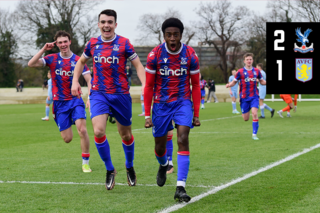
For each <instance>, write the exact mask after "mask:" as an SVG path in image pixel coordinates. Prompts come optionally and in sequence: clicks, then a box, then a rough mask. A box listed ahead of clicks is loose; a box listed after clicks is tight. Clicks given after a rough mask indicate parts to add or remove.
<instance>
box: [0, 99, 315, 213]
mask: <svg viewBox="0 0 320 213" xmlns="http://www.w3.org/2000/svg"><path fill="white" fill-rule="evenodd" d="M267 104H268V105H270V106H271V107H273V108H275V109H276V110H279V109H281V108H284V107H285V103H284V102H274V103H272V102H267ZM319 105H320V104H319V103H318V102H299V103H298V111H297V113H292V118H286V117H285V118H283V119H282V118H280V117H279V116H278V115H277V114H275V116H274V118H272V119H271V118H270V114H269V112H268V111H266V119H264V120H262V119H260V121H259V124H260V128H259V132H258V136H259V138H260V140H259V141H254V140H252V139H251V133H252V122H251V120H250V121H249V122H244V121H243V119H242V118H241V116H234V115H232V114H231V111H232V108H231V103H218V104H214V103H209V104H206V105H205V106H206V108H205V109H204V110H201V112H200V120H202V124H201V127H199V128H194V129H193V130H191V133H190V136H189V141H190V154H191V155H190V159H191V164H190V171H189V176H188V181H187V187H186V190H187V192H188V194H189V195H190V196H192V197H195V196H197V195H200V194H202V193H205V192H207V191H209V190H211V189H212V188H213V187H214V186H219V185H222V184H226V183H228V182H230V181H231V180H233V179H237V178H239V177H242V176H243V175H245V174H248V173H251V172H252V171H255V170H258V169H259V168H261V167H265V166H267V165H269V164H271V163H273V162H276V161H279V160H281V159H283V158H285V157H287V156H289V155H292V154H295V153H297V152H300V151H302V150H303V149H305V148H309V147H311V146H314V145H316V144H318V143H319V138H320V131H319V119H320V115H319V113H317V112H318V110H319ZM238 110H239V105H238ZM44 111H45V105H44V104H30V105H0V129H1V133H0V150H1V155H0V156H1V157H0V162H1V164H0V181H4V182H2V183H1V182H0V212H32V213H33V212H59V213H60V212H68V213H69V212H157V211H160V210H161V209H165V208H168V207H171V206H172V205H175V204H176V202H175V201H174V200H173V195H174V192H175V184H176V178H177V162H176V156H177V154H176V150H177V145H176V134H174V137H173V140H174V150H175V151H174V153H173V156H174V157H173V163H174V165H175V172H174V173H173V174H170V175H168V179H167V183H166V185H165V186H164V187H158V186H155V184H156V174H157V170H158V163H157V160H156V159H155V156H154V139H153V137H152V133H151V130H150V129H142V128H143V126H144V118H143V117H139V116H138V114H140V111H141V106H140V104H133V119H132V121H133V124H132V129H133V130H134V131H133V135H134V137H135V141H136V143H135V145H136V147H135V160H134V164H135V170H136V173H137V179H138V184H139V185H138V186H136V187H129V186H127V183H126V172H125V166H124V153H123V149H122V145H121V139H120V136H119V134H118V132H117V129H116V126H115V125H112V124H110V123H108V124H107V130H106V133H107V138H108V140H109V142H110V147H111V156H112V161H113V164H114V166H115V168H116V169H117V171H118V175H117V176H116V183H118V184H123V185H116V186H115V188H114V189H113V190H112V191H107V190H106V189H105V187H104V185H103V183H104V181H105V172H106V171H105V167H104V164H103V162H102V161H101V159H100V157H99V154H98V152H97V150H96V147H95V145H94V141H93V130H92V124H91V121H90V119H88V120H87V127H88V132H89V136H90V139H91V147H90V153H91V157H90V166H91V168H92V170H93V172H92V173H90V174H84V173H83V172H82V170H81V161H82V159H81V150H80V139H79V136H78V135H77V133H76V131H75V128H74V129H73V130H74V139H73V141H72V142H71V143H69V144H65V143H64V142H63V141H62V139H61V137H60V133H59V131H58V128H57V126H56V124H55V122H54V121H53V119H52V117H51V115H50V121H49V122H43V121H41V120H40V118H41V117H43V116H44ZM284 114H285V113H284ZM225 117H231V118H226V119H218V118H225ZM135 129H141V130H135ZM319 155H320V150H319V149H315V150H313V151H311V152H308V153H306V154H304V155H301V156H299V157H297V158H295V159H293V160H291V161H288V162H286V163H283V164H281V165H279V166H277V167H274V168H272V169H270V170H267V171H265V172H262V173H260V174H258V175H256V176H254V177H251V178H248V179H246V180H244V181H242V182H240V183H237V184H235V185H232V186H230V187H228V188H226V189H223V190H221V191H218V192H217V193H215V194H212V195H209V196H207V197H205V198H203V199H201V200H200V201H198V202H195V203H192V204H190V205H187V206H185V207H183V208H182V209H180V210H178V212H319V209H320V204H319V198H320V184H319V183H320V175H319V171H320V158H319ZM9 181H27V182H28V183H21V182H13V183H10V182H9ZM31 182H42V183H31ZM44 182H56V183H58V182H73V183H87V184H53V183H49V184H45V183H44ZM89 183H96V184H89ZM150 184H151V185H150ZM203 186H208V187H203Z"/></svg>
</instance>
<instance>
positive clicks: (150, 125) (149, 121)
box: [144, 118, 153, 128]
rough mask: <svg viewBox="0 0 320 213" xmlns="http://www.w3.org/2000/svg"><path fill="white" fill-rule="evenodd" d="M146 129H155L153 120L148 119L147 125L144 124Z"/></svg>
mask: <svg viewBox="0 0 320 213" xmlns="http://www.w3.org/2000/svg"><path fill="white" fill-rule="evenodd" d="M144 127H145V128H150V127H153V123H152V120H151V118H147V119H146V122H145V124H144Z"/></svg>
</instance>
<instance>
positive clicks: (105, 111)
mask: <svg viewBox="0 0 320 213" xmlns="http://www.w3.org/2000/svg"><path fill="white" fill-rule="evenodd" d="M117 25H118V24H117V13H116V11H114V10H109V9H108V10H103V11H102V12H101V13H100V14H99V16H98V27H99V29H100V33H101V35H100V36H99V37H97V38H91V39H90V41H89V42H88V43H87V45H86V47H85V50H84V52H83V54H82V56H81V58H80V60H79V61H78V63H77V65H76V68H75V71H74V78H73V83H72V94H73V95H74V96H80V95H81V87H80V85H79V76H80V73H81V70H82V69H83V66H85V64H86V63H87V61H88V60H89V58H93V81H92V88H91V93H90V115H91V120H92V125H93V131H94V138H95V144H96V147H97V149H98V152H99V154H100V157H101V159H102V160H103V161H104V163H105V166H106V170H107V174H106V184H105V186H106V189H107V190H112V189H113V188H114V185H115V175H116V173H117V172H116V170H115V168H114V166H113V164H112V161H111V155H110V147H109V142H108V139H107V137H106V125H107V124H106V121H107V119H108V116H109V114H110V113H111V114H112V115H113V116H114V117H115V119H116V122H117V127H118V132H119V134H120V137H121V139H122V147H123V150H124V153H125V157H126V162H125V167H126V172H127V181H128V185H129V186H135V185H136V182H137V179H136V173H135V170H134V168H133V159H134V137H133V135H132V132H131V119H132V100H131V96H130V93H129V82H128V78H127V73H126V69H125V68H126V63H127V59H129V60H130V61H131V63H132V65H133V66H134V67H135V68H136V70H137V74H138V77H139V79H140V81H141V83H142V90H143V89H144V85H145V71H144V68H143V66H142V64H141V62H140V59H139V57H138V55H137V54H136V53H135V51H134V48H133V46H132V45H131V43H130V41H129V39H127V38H124V37H122V36H119V35H117V34H115V29H116V27H117Z"/></svg>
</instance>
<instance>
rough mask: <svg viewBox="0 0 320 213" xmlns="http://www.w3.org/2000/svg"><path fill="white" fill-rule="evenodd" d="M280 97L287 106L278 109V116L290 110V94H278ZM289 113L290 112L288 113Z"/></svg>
mask: <svg viewBox="0 0 320 213" xmlns="http://www.w3.org/2000/svg"><path fill="white" fill-rule="evenodd" d="M280 97H281V98H282V99H283V100H284V101H285V102H286V103H287V106H286V107H285V108H283V109H282V110H279V111H278V112H277V113H278V114H279V116H280V117H281V118H283V115H282V113H283V112H285V111H289V112H290V104H291V106H293V105H292V98H291V96H290V95H280ZM289 114H290V113H289Z"/></svg>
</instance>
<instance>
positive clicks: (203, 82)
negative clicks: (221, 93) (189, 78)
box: [200, 79, 207, 90]
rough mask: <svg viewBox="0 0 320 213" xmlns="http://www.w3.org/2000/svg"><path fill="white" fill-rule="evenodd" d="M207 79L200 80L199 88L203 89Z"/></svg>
mask: <svg viewBox="0 0 320 213" xmlns="http://www.w3.org/2000/svg"><path fill="white" fill-rule="evenodd" d="M206 85H207V81H206V80H204V79H203V80H200V89H201V90H204V89H205V88H206Z"/></svg>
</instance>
